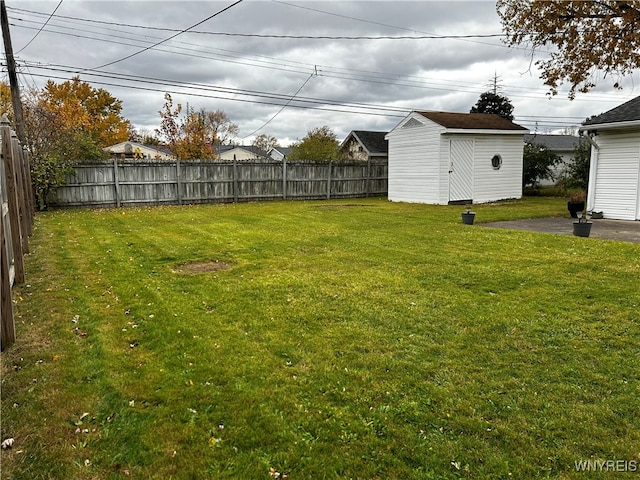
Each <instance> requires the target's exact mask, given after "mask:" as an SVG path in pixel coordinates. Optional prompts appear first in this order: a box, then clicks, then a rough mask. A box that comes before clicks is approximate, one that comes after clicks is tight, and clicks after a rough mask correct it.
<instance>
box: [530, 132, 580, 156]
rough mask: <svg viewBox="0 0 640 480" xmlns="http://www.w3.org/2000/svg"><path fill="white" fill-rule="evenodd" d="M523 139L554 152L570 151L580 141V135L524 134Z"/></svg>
mask: <svg viewBox="0 0 640 480" xmlns="http://www.w3.org/2000/svg"><path fill="white" fill-rule="evenodd" d="M524 141H525V142H526V143H533V144H536V145H542V146H544V147H547V148H548V149H549V150H552V151H554V152H561V151H572V150H573V149H574V148H576V147H577V146H578V145H579V144H580V142H581V141H582V140H581V138H580V137H575V136H573V135H540V134H533V135H525V136H524Z"/></svg>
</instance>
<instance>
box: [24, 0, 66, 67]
mask: <svg viewBox="0 0 640 480" xmlns="http://www.w3.org/2000/svg"><path fill="white" fill-rule="evenodd" d="M63 1H64V0H60V1H59V2H58V5H57V6H56V8H54V9H53V12H51V14H50V15H49V17H48V18H47V20H46V21H45V22H44V23H43V24H42V27H40V30H38V31H37V32H36V34H35V35H34V36H33V37H32V38H31V40H29V41H28V42H27V44H26V45H25V46H24V47H22V48H21V49H20V50H18V51H17V52H16V53H15V54H16V55H17V54H19V53H20V52H22V51H23V50H24V49H25V48H27V47H28V46H29V45H31V42H33V41H34V40H35V39H36V38H37V37H38V35H40V32H41V31H42V29H43V28H44V27H46V26H47V24H48V23H49V21H50V20H51V18H53V15H54V14H55V13H56V12H57V11H58V8H60V5H62V2H63Z"/></svg>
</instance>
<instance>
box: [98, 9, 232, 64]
mask: <svg viewBox="0 0 640 480" xmlns="http://www.w3.org/2000/svg"><path fill="white" fill-rule="evenodd" d="M242 2H243V0H237V1H236V2H234V3H232V4H231V5H229V6H227V7H225V8H223V9H222V10H219V11H218V12H216V13H214V14H213V15H209V16H208V17H207V18H205V19H204V20H201V21H199V22H198V23H195V24H193V25H191V26H190V27H189V28H185V29H184V30H180V31H179V32H178V33H176V34H175V35H171V36H170V37H168V38H165V39H164V40H161V41H159V42H156V43H154V44H153V45H150V46H148V47H146V48H143V49H142V50H139V51H137V52H135V53H132V54H131V55H127V56H125V57H122V58H119V59H118V60H114V61H112V62H109V63H105V64H104V65H100V66H98V67H94V68H95V69H98V68H104V67H108V66H110V65H114V64H116V63H119V62H122V61H124V60H128V59H130V58H132V57H135V56H136V55H139V54H141V53H144V52H146V51H147V50H151V49H152V48H154V47H157V46H158V45H161V44H163V43H165V42H168V41H169V40H172V39H174V38H176V37H177V36H178V35H182V34H183V33H185V32H188V31H189V30H191V29H192V28H195V27H197V26H198V25H202V24H203V23H205V22H207V21H209V20H211V19H212V18H213V17H217V16H218V15H220V14H222V13H224V12H226V11H227V10H229V9H230V8H233V7H235V6H236V5H238V4H239V3H242Z"/></svg>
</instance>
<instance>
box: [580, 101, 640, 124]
mask: <svg viewBox="0 0 640 480" xmlns="http://www.w3.org/2000/svg"><path fill="white" fill-rule="evenodd" d="M628 122H634V123H635V122H640V96H639V97H636V98H634V99H631V100H629V101H628V102H626V103H623V104H622V105H619V106H617V107H615V108H612V109H611V110H609V111H606V112H604V113H602V114H600V115H598V116H596V117H593V118H590V119H589V120H587V121H585V122H584V124H583V125H584V127H588V126H592V125H605V124H611V123H625V124H626V123H628ZM583 129H584V130H590V129H589V128H583Z"/></svg>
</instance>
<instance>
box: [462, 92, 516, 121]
mask: <svg viewBox="0 0 640 480" xmlns="http://www.w3.org/2000/svg"><path fill="white" fill-rule="evenodd" d="M471 113H495V114H496V115H500V116H501V117H502V118H506V119H507V120H513V105H512V104H511V101H510V100H509V99H508V98H507V97H505V96H503V95H500V94H498V93H496V92H484V93H483V94H481V95H480V98H479V99H478V102H477V103H476V104H475V105H474V106H473V107H471Z"/></svg>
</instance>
